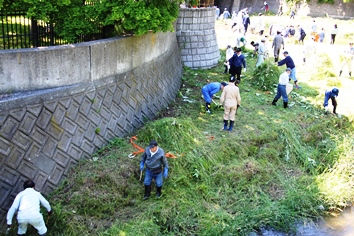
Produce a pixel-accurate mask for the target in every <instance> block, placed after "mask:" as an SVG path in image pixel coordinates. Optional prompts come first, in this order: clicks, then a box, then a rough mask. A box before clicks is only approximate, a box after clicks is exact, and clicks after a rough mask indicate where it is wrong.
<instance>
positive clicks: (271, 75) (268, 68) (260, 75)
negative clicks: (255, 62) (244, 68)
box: [252, 61, 281, 91]
mask: <svg viewBox="0 0 354 236" xmlns="http://www.w3.org/2000/svg"><path fill="white" fill-rule="evenodd" d="M280 74H281V72H280V70H279V68H278V66H276V65H274V64H273V63H271V62H270V61H265V62H264V63H262V64H261V65H260V66H258V67H257V68H256V69H255V70H254V71H253V74H252V77H253V80H252V84H254V85H256V86H257V87H258V88H259V89H261V90H264V91H266V90H270V89H271V88H272V87H273V86H274V85H275V84H277V83H278V78H279V76H280Z"/></svg>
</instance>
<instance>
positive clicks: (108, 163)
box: [31, 52, 354, 236]
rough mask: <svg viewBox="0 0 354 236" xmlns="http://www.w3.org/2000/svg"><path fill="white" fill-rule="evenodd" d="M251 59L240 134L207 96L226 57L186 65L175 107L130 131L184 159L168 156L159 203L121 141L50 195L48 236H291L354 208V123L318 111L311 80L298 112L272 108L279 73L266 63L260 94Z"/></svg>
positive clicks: (298, 99)
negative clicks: (266, 230) (213, 63)
mask: <svg viewBox="0 0 354 236" xmlns="http://www.w3.org/2000/svg"><path fill="white" fill-rule="evenodd" d="M222 54H224V52H222ZM249 55H250V54H248V58H247V62H248V69H249V70H248V71H247V73H245V77H244V78H243V79H242V82H241V85H240V92H241V97H242V105H241V108H240V109H239V110H238V114H237V117H236V125H235V126H236V127H235V129H234V131H233V132H231V133H228V132H223V131H221V130H220V129H221V127H222V114H223V110H222V109H220V108H218V107H217V106H215V105H213V107H212V110H213V114H211V115H208V114H206V113H204V101H203V100H202V99H201V93H200V89H201V87H202V86H203V85H204V84H206V83H207V80H211V81H224V80H227V78H228V77H227V76H226V75H223V74H222V73H221V72H222V71H223V66H222V61H221V60H220V63H219V66H217V67H216V68H213V69H210V70H190V69H187V68H185V72H184V75H183V86H182V88H181V89H180V92H179V95H178V97H177V98H176V99H175V102H174V103H173V104H170V106H169V108H168V109H166V110H165V111H163V112H161V113H160V114H158V115H157V119H156V120H154V121H152V122H148V123H146V125H145V126H144V127H143V128H142V129H141V130H138V131H137V132H136V133H134V134H132V135H136V136H137V137H138V140H137V144H138V145H140V146H142V147H145V146H146V145H147V144H148V142H149V140H150V139H156V140H157V141H158V142H159V144H160V146H161V147H162V148H163V149H164V150H165V151H166V152H171V153H173V154H174V155H176V156H177V158H176V159H169V165H170V172H169V177H168V179H166V180H165V182H164V186H163V197H162V198H161V199H155V197H152V198H151V199H149V200H148V201H143V200H142V197H143V183H142V182H141V181H139V174H140V173H139V159H140V156H138V157H136V158H133V159H129V158H128V157H127V156H128V154H129V153H131V152H133V151H135V150H136V149H134V148H133V146H132V145H131V144H130V143H129V137H127V138H119V139H115V140H112V142H111V143H110V144H109V145H107V147H105V148H103V149H102V150H100V151H98V152H97V153H96V154H95V155H93V156H92V158H91V159H89V160H85V161H82V162H80V164H79V165H78V166H77V167H76V168H75V169H73V170H72V172H71V173H70V177H69V179H67V180H66V181H65V182H64V183H63V184H62V186H61V187H60V188H58V189H57V190H56V191H55V193H53V195H52V196H51V197H50V199H49V200H50V202H51V204H52V205H53V210H54V214H53V216H51V218H50V219H49V221H48V228H49V232H48V235H56V236H58V235H65V236H70V235H102V236H103V235H112V236H113V235H246V234H248V233H249V232H252V231H257V230H258V229H259V228H260V227H272V228H275V229H278V230H283V231H287V232H291V231H293V230H294V223H295V222H297V221H298V220H303V219H315V218H316V217H318V216H320V215H323V214H328V213H333V212H337V211H338V209H340V208H343V207H345V206H347V205H348V204H349V203H350V202H353V196H354V181H353V179H352V174H353V169H354V161H353V156H354V155H353V154H354V153H353V152H354V151H353V146H354V141H353V134H354V132H353V121H350V120H349V119H348V118H347V117H344V116H342V117H341V118H338V117H335V116H334V115H328V116H325V115H324V114H323V111H322V110H321V107H320V106H318V105H314V104H320V103H321V101H322V99H323V97H322V96H319V92H318V91H317V90H316V88H312V87H310V86H309V85H307V84H306V83H302V84H301V85H302V89H301V90H300V91H298V90H297V91H294V92H292V94H291V97H290V100H289V103H290V104H291V105H292V107H291V108H290V109H286V110H285V109H284V108H283V107H282V101H281V100H279V101H278V106H277V107H274V106H271V105H270V102H271V101H272V99H273V97H274V89H275V84H276V83H277V80H278V78H277V76H276V75H277V74H279V71H278V69H277V68H276V67H275V66H274V65H272V64H266V65H264V66H265V67H267V68H268V69H266V70H267V72H269V74H271V75H272V76H270V77H269V76H268V77H266V78H264V80H265V83H266V85H268V89H265V91H264V90H263V89H260V88H259V86H257V85H255V82H256V83H257V82H262V81H260V80H259V79H255V78H252V75H253V73H254V71H253V69H252V68H253V66H254V64H255V58H251V57H250V56H249ZM323 58H324V60H323V61H324V62H323V63H328V64H329V65H326V68H327V70H329V71H330V70H331V69H330V63H329V62H328V61H327V62H325V61H326V57H325V56H324V57H323ZM323 63H322V65H321V66H324V64H323ZM255 73H257V72H255ZM314 73H315V72H314ZM327 76H333V74H331V73H330V72H329V73H323V76H322V77H321V78H319V77H317V78H319V79H321V80H323V81H324V82H325V83H327V84H328V85H340V84H339V81H338V79H337V78H335V77H327ZM333 83H334V84H333ZM269 85H270V86H269ZM269 87H270V88H269ZM218 95H220V94H218ZM214 100H216V101H217V100H218V99H215V98H214ZM153 191H154V190H153ZM153 196H154V195H153ZM31 232H34V231H31ZM32 235H35V234H34V233H33V234H32Z"/></svg>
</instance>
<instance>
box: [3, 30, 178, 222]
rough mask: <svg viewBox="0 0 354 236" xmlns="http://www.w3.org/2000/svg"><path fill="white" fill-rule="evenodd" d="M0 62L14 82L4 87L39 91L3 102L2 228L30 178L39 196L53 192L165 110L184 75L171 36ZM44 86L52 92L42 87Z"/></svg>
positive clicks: (38, 52)
mask: <svg viewBox="0 0 354 236" xmlns="http://www.w3.org/2000/svg"><path fill="white" fill-rule="evenodd" d="M1 56H2V60H1V65H2V69H1V73H2V74H1V76H4V75H6V76H7V77H6V79H7V80H15V81H17V82H16V83H19V85H17V84H16V83H15V81H6V83H5V84H6V86H7V88H11V89H13V90H31V89H33V88H35V86H37V87H38V89H36V90H34V91H27V92H21V93H17V94H11V96H8V97H6V98H3V99H1V100H0V206H1V208H0V215H1V216H2V217H1V218H2V222H1V224H3V225H5V224H6V223H5V222H4V220H5V217H3V216H5V214H6V212H7V210H8V208H9V207H10V205H11V204H12V201H13V200H14V197H15V196H16V194H17V193H18V192H19V191H21V190H22V188H23V187H22V186H23V182H24V181H25V180H26V179H28V178H29V179H33V180H34V181H35V183H36V189H38V190H39V191H41V192H43V193H49V192H51V191H52V190H53V189H54V188H55V187H56V186H57V185H58V184H59V183H60V181H61V180H62V178H63V177H65V176H67V174H68V171H69V169H70V167H72V166H73V165H75V164H77V163H78V161H79V160H80V159H82V158H87V157H90V156H91V154H92V153H94V152H95V151H97V150H98V149H100V148H102V147H103V146H104V145H105V144H106V143H107V142H108V141H109V140H111V139H113V138H114V137H117V136H119V137H124V136H126V135H128V134H130V133H132V132H133V131H134V130H135V129H137V128H139V127H141V126H142V125H143V124H144V122H145V121H147V120H149V119H152V118H153V117H154V116H155V114H156V113H157V112H158V111H160V110H161V109H163V108H165V107H167V105H168V104H169V103H170V102H171V101H172V100H173V99H174V98H175V96H176V94H177V92H178V91H179V88H180V84H181V78H182V73H183V68H182V61H181V56H180V52H179V48H178V45H177V40H176V35H175V33H163V34H147V35H144V36H141V37H129V38H115V39H110V40H102V41H97V42H92V43H85V44H80V45H72V46H64V47H54V48H47V49H33V50H30V49H27V50H16V52H13V51H8V52H1ZM52 57H54V58H52ZM3 58H5V59H4V60H3ZM12 63H13V64H14V65H13V66H12V67H11V65H12ZM4 66H6V67H4ZM37 67H39V68H37ZM17 70H18V71H17ZM26 76H27V77H26ZM21 78H22V79H21ZM28 80H29V81H28ZM46 81H47V82H46ZM42 83H44V84H42ZM55 85H61V86H60V87H56V88H53V87H54V86H55ZM63 85H65V86H63ZM47 87H52V88H50V89H43V88H47Z"/></svg>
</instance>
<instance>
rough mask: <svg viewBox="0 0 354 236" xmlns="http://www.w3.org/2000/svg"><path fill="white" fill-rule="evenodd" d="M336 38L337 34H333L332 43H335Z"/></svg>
mask: <svg viewBox="0 0 354 236" xmlns="http://www.w3.org/2000/svg"><path fill="white" fill-rule="evenodd" d="M335 40H336V34H331V44H334V41H335Z"/></svg>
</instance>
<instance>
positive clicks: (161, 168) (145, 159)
mask: <svg viewBox="0 0 354 236" xmlns="http://www.w3.org/2000/svg"><path fill="white" fill-rule="evenodd" d="M144 166H146V169H145V178H144V185H145V194H144V200H147V199H149V197H150V193H151V182H152V180H153V179H154V180H155V184H156V197H157V198H160V197H161V196H162V193H161V190H162V176H163V177H164V178H167V176H168V162H167V159H166V156H165V152H164V150H163V149H162V148H160V147H159V146H158V144H157V142H156V141H155V140H151V141H150V144H149V146H148V147H147V148H145V151H144V153H143V155H142V156H141V160H140V171H143V170H144Z"/></svg>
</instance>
